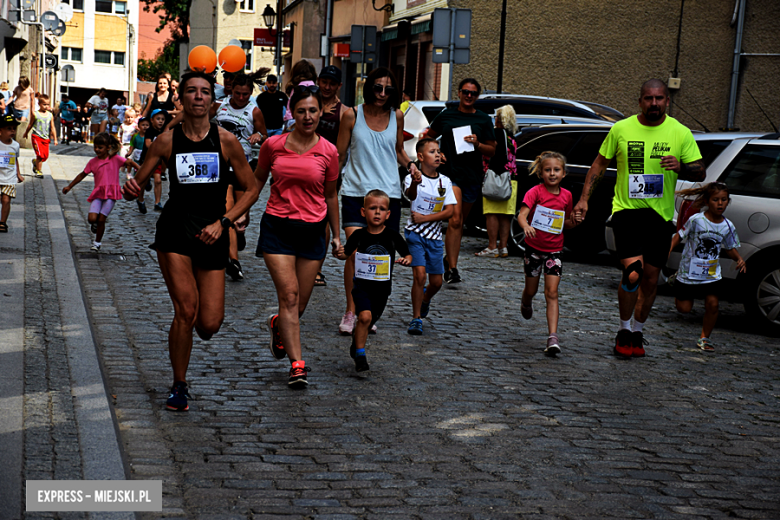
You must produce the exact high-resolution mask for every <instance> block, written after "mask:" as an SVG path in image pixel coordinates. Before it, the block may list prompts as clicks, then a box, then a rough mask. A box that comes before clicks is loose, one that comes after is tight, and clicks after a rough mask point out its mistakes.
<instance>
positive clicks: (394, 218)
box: [341, 195, 401, 233]
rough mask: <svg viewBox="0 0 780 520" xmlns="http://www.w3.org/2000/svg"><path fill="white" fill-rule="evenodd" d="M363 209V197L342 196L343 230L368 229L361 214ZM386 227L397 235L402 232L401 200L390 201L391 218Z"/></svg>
mask: <svg viewBox="0 0 780 520" xmlns="http://www.w3.org/2000/svg"><path fill="white" fill-rule="evenodd" d="M362 207H363V197H347V196H346V195H342V196H341V229H347V228H348V227H361V228H363V227H366V217H364V216H363V215H361V214H360V209H361V208H362ZM385 225H386V226H387V227H389V228H390V229H392V230H393V231H395V232H396V233H400V232H401V199H390V217H389V218H388V219H387V222H386V223H385Z"/></svg>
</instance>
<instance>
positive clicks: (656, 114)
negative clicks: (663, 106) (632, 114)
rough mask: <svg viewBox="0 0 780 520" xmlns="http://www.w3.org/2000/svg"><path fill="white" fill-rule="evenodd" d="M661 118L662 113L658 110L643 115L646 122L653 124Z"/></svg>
mask: <svg viewBox="0 0 780 520" xmlns="http://www.w3.org/2000/svg"><path fill="white" fill-rule="evenodd" d="M662 117H664V111H663V110H658V111H656V112H647V113H646V114H645V118H646V119H647V120H648V121H650V122H653V123H655V122H656V121H658V120H660V119H661V118H662Z"/></svg>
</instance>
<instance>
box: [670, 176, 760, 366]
mask: <svg viewBox="0 0 780 520" xmlns="http://www.w3.org/2000/svg"><path fill="white" fill-rule="evenodd" d="M677 194H678V195H683V196H688V197H690V196H696V200H695V201H694V202H693V207H694V208H696V209H701V208H702V207H704V206H707V210H706V211H704V212H703V213H697V214H695V215H694V216H692V217H691V218H690V219H688V221H687V222H686V223H685V225H684V226H683V227H682V229H680V231H679V232H677V233H675V234H674V236H673V237H672V247H671V249H674V248H675V247H676V246H677V245H678V244H679V243H680V242H681V241H683V240H685V248H684V249H683V253H682V258H681V259H680V267H679V269H678V271H677V276H676V280H675V282H674V292H675V295H674V296H675V297H674V303H675V305H676V306H677V310H678V311H680V312H682V313H688V312H691V309H692V308H693V300H694V299H701V300H704V323H703V325H702V331H701V336H700V337H699V339H698V340H697V341H696V346H697V347H699V348H700V349H701V350H703V351H705V352H712V351H714V350H715V347H714V346H713V345H712V343H711V342H710V335H711V334H712V330H713V329H714V328H715V323H716V322H717V321H718V303H719V301H718V296H719V293H720V292H721V290H722V289H721V285H722V282H721V280H722V278H723V276H722V274H721V269H720V260H719V259H720V252H721V249H723V250H724V253H725V254H726V256H728V257H729V258H731V259H732V260H734V261H735V262H736V266H735V268H736V269H737V270H738V271H739V272H741V273H744V272H745V261H744V260H743V259H742V257H741V256H739V253H738V252H737V248H738V247H739V238H738V237H737V232H736V230H735V229H734V224H732V223H731V221H730V220H729V219H727V218H726V217H724V216H723V212H724V211H726V207H727V206H728V205H729V201H730V199H729V190H728V187H727V186H726V185H725V184H724V183H722V182H711V183H709V184H707V185H705V186H701V187H699V188H692V189H688V190H681V191H678V192H677ZM670 253H671V250H670Z"/></svg>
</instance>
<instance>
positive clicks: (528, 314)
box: [520, 300, 534, 320]
mask: <svg viewBox="0 0 780 520" xmlns="http://www.w3.org/2000/svg"><path fill="white" fill-rule="evenodd" d="M520 314H521V315H522V316H523V318H525V319H527V320H530V319H531V318H533V316H534V304H533V303H531V305H529V306H528V307H526V306H525V305H523V301H522V300H520Z"/></svg>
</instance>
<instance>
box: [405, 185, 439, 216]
mask: <svg viewBox="0 0 780 520" xmlns="http://www.w3.org/2000/svg"><path fill="white" fill-rule="evenodd" d="M443 206H444V197H435V196H433V195H429V194H427V193H423V192H422V191H419V189H418V192H417V198H416V199H415V200H414V204H413V205H412V211H414V212H417V213H419V214H421V215H431V214H433V213H438V212H440V211H441V210H442V207H443Z"/></svg>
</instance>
